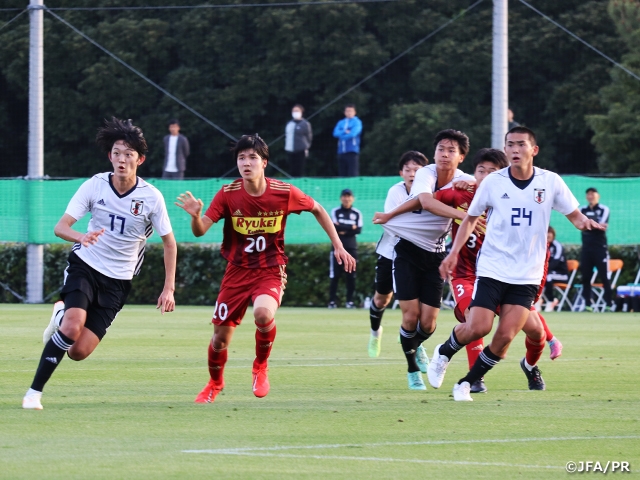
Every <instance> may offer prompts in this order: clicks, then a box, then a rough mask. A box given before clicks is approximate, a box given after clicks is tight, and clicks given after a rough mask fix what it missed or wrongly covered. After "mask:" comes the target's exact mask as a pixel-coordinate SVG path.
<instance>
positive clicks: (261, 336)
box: [253, 318, 276, 368]
mask: <svg viewBox="0 0 640 480" xmlns="http://www.w3.org/2000/svg"><path fill="white" fill-rule="evenodd" d="M275 339H276V320H275V318H272V319H271V321H270V322H269V323H267V324H266V325H258V324H256V359H255V361H254V362H253V367H254V368H258V367H260V366H263V365H264V364H265V363H267V359H268V358H269V354H270V353H271V347H272V346H273V341H274V340H275Z"/></svg>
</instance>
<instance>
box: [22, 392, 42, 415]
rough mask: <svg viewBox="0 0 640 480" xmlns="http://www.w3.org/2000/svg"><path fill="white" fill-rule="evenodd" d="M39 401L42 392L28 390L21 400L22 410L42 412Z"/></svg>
mask: <svg viewBox="0 0 640 480" xmlns="http://www.w3.org/2000/svg"><path fill="white" fill-rule="evenodd" d="M41 399H42V392H36V391H35V390H32V389H31V388H30V389H29V391H28V392H27V393H26V395H25V396H24V398H23V399H22V408H25V409H27V410H42V403H40V400H41Z"/></svg>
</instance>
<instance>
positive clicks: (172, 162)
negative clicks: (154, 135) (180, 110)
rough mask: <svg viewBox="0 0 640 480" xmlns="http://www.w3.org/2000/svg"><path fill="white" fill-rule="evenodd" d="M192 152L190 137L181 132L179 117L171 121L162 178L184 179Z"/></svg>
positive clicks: (166, 137)
mask: <svg viewBox="0 0 640 480" xmlns="http://www.w3.org/2000/svg"><path fill="white" fill-rule="evenodd" d="M190 154H191V146H190V145H189V139H188V138H187V137H185V136H184V135H182V134H181V133H180V123H179V122H178V120H177V119H175V118H174V119H173V120H170V121H169V135H165V137H164V167H163V170H162V178H167V179H174V180H182V179H183V178H184V171H185V170H186V169H187V157H188V156H189V155H190Z"/></svg>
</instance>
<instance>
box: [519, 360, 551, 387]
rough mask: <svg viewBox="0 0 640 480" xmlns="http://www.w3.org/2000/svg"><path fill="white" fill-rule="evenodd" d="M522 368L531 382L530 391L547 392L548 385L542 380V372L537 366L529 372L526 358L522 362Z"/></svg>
mask: <svg viewBox="0 0 640 480" xmlns="http://www.w3.org/2000/svg"><path fill="white" fill-rule="evenodd" d="M520 368H522V371H523V372H524V374H525V375H526V377H527V380H529V390H546V388H547V387H546V385H545V383H544V380H543V379H542V372H541V371H540V369H539V368H538V366H537V365H536V366H535V367H533V368H532V369H531V371H529V369H528V368H527V367H525V366H524V358H523V359H522V360H520Z"/></svg>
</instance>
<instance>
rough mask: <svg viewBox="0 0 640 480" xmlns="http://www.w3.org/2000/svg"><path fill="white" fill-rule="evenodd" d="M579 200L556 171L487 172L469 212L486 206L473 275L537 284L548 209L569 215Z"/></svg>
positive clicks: (477, 213)
mask: <svg viewBox="0 0 640 480" xmlns="http://www.w3.org/2000/svg"><path fill="white" fill-rule="evenodd" d="M576 208H578V201H577V200H576V198H575V197H574V196H573V194H572V193H571V191H570V190H569V187H567V185H566V184H565V183H564V181H563V180H562V178H560V176H559V175H557V174H556V173H553V172H549V171H548V170H542V169H540V168H537V167H534V173H533V177H532V178H531V179H529V180H525V181H521V180H517V179H514V178H513V177H512V176H511V173H510V167H507V168H504V169H502V170H499V171H497V172H493V173H491V174H489V175H488V176H487V177H486V178H485V179H484V180H483V181H482V183H481V184H480V187H479V188H478V191H477V192H476V195H475V197H474V198H473V201H472V202H471V205H470V206H469V210H468V213H469V215H472V216H480V215H482V213H483V212H484V211H485V210H486V211H487V233H486V235H485V238H484V242H483V244H482V248H481V249H480V253H479V255H478V263H477V276H478V277H488V278H493V279H495V280H499V281H501V282H505V283H510V284H514V285H539V284H540V279H541V278H542V276H543V271H544V264H545V257H546V255H547V229H548V228H549V220H550V218H551V210H552V209H553V210H557V211H558V212H560V213H562V214H563V215H569V214H570V213H572V212H573V211H574V210H576Z"/></svg>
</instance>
